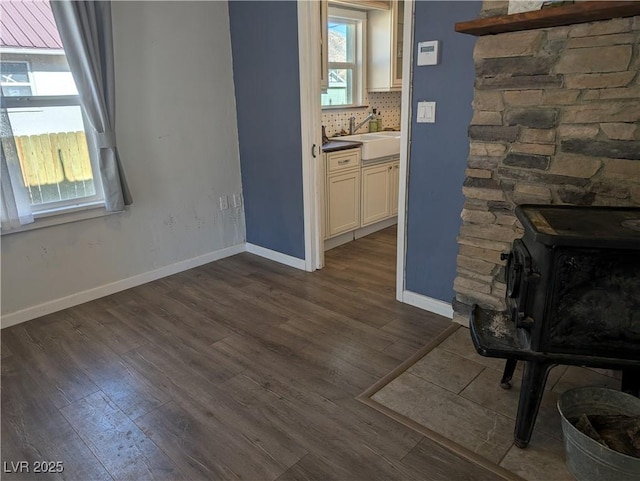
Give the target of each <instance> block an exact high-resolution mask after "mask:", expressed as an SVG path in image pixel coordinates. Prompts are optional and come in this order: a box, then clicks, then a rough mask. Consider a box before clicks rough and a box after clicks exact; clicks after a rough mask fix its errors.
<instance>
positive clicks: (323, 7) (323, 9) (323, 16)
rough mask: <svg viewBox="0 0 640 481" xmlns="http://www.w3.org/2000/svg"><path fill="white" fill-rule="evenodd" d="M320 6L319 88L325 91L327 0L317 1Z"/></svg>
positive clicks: (327, 77) (326, 70)
mask: <svg viewBox="0 0 640 481" xmlns="http://www.w3.org/2000/svg"><path fill="white" fill-rule="evenodd" d="M318 5H319V8H320V88H321V89H322V93H326V91H327V89H328V88H329V32H328V11H329V3H328V1H327V0H320V1H319V2H318Z"/></svg>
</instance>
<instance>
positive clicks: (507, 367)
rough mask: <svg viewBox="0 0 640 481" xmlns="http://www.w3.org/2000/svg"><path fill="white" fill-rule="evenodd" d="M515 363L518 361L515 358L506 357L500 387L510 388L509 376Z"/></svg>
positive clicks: (514, 367)
mask: <svg viewBox="0 0 640 481" xmlns="http://www.w3.org/2000/svg"><path fill="white" fill-rule="evenodd" d="M517 364H518V361H517V360H516V359H507V363H506V364H505V366H504V373H503V374H502V379H501V380H500V387H501V388H502V389H511V378H512V377H513V373H514V372H515V370H516V365H517Z"/></svg>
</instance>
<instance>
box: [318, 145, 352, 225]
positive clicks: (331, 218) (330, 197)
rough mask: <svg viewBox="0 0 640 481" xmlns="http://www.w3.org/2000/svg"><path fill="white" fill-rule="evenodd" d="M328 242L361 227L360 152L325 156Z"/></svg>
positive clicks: (334, 153) (344, 151)
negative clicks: (331, 238) (334, 237)
mask: <svg viewBox="0 0 640 481" xmlns="http://www.w3.org/2000/svg"><path fill="white" fill-rule="evenodd" d="M325 166H326V168H325V169H326V183H325V185H326V188H325V193H326V194H325V199H326V224H325V238H329V237H333V236H336V235H338V234H342V233H343V232H348V231H352V230H355V229H357V228H358V227H360V149H359V148H358V149H351V150H343V151H338V152H330V153H327V154H325Z"/></svg>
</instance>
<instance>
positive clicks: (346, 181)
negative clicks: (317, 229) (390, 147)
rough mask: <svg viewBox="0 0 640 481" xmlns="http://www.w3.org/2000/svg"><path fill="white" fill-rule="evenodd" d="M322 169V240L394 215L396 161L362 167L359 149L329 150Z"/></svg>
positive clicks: (395, 209)
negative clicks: (323, 178) (323, 204)
mask: <svg viewBox="0 0 640 481" xmlns="http://www.w3.org/2000/svg"><path fill="white" fill-rule="evenodd" d="M396 159H397V158H396ZM325 172H326V181H325V211H326V212H325V214H326V217H325V229H324V234H325V236H324V237H325V239H329V238H331V237H334V236H337V235H339V234H343V233H345V232H350V231H354V230H356V229H359V228H361V227H366V226H369V225H372V224H375V223H376V222H380V221H383V220H385V219H388V218H390V217H393V216H395V215H397V213H398V187H399V184H398V181H399V172H400V162H399V161H398V160H395V159H393V158H391V159H390V160H386V161H382V162H381V163H376V164H373V165H367V166H364V167H361V162H360V149H351V150H343V151H339V152H330V153H327V154H325Z"/></svg>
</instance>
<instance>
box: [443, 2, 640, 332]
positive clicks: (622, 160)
mask: <svg viewBox="0 0 640 481" xmlns="http://www.w3.org/2000/svg"><path fill="white" fill-rule="evenodd" d="M485 3H487V4H489V5H495V3H492V2H485ZM639 42H640V17H632V18H623V19H614V20H607V21H601V22H593V23H588V24H577V25H572V26H562V27H554V28H546V29H537V30H529V31H522V32H512V33H504V34H499V35H490V36H484V37H479V38H478V40H477V43H476V46H475V50H474V62H475V67H476V75H477V76H476V82H475V95H474V101H473V107H474V115H473V120H472V121H471V125H470V127H469V138H470V152H469V159H468V169H467V171H466V180H465V182H464V187H463V192H464V195H465V198H466V201H465V204H464V209H463V211H462V214H461V217H462V220H463V224H462V227H461V229H460V235H459V237H458V243H459V255H458V258H457V277H456V280H455V285H454V287H455V291H456V299H455V300H454V309H455V311H456V316H455V320H457V321H458V322H461V323H466V321H467V318H468V310H469V306H471V305H472V304H474V303H478V304H480V305H482V306H485V307H489V308H497V309H504V308H505V304H504V296H505V287H506V286H505V283H504V267H503V266H504V262H503V261H502V260H500V253H502V252H508V251H509V250H510V245H511V242H512V241H513V239H515V238H518V237H520V236H521V235H522V228H521V225H520V224H519V222H518V221H517V219H516V217H515V216H514V208H515V206H516V205H519V204H524V203H536V204H571V205H620V206H629V205H631V206H640V74H639V70H640V45H639ZM452 94H454V93H452Z"/></svg>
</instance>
